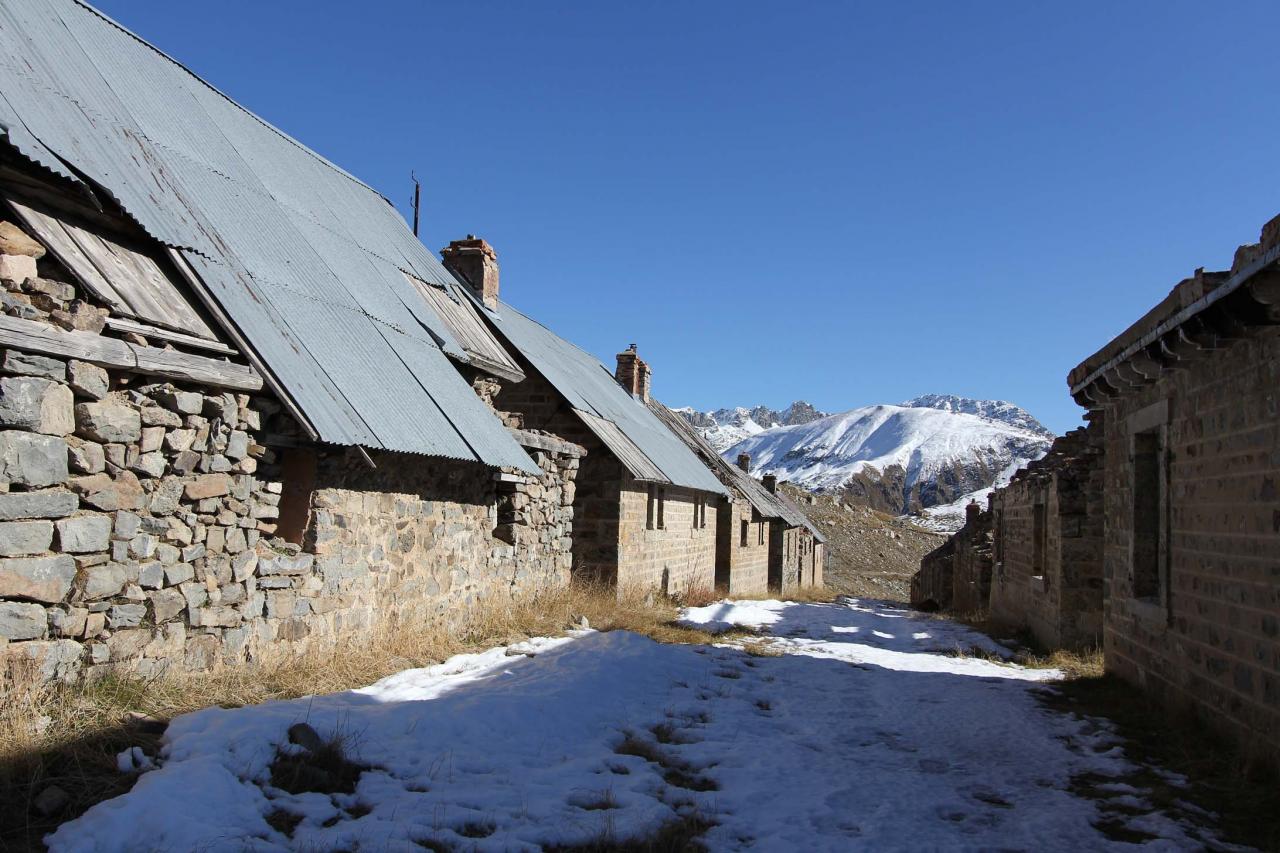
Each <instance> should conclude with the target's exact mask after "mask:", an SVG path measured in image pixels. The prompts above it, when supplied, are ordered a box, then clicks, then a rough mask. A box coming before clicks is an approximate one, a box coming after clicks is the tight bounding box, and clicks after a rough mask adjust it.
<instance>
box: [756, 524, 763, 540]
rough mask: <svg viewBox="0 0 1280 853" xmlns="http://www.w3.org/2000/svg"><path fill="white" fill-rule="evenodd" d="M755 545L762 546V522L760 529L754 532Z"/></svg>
mask: <svg viewBox="0 0 1280 853" xmlns="http://www.w3.org/2000/svg"><path fill="white" fill-rule="evenodd" d="M756 544H757V545H763V544H764V522H763V521H762V522H760V529H759V530H758V531H757V532H756Z"/></svg>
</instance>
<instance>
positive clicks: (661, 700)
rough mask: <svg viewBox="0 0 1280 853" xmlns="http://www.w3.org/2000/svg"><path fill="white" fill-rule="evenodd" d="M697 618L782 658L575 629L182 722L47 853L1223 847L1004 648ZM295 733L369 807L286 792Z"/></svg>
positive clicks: (836, 611)
mask: <svg viewBox="0 0 1280 853" xmlns="http://www.w3.org/2000/svg"><path fill="white" fill-rule="evenodd" d="M686 619H687V620H688V621H690V622H693V623H698V624H702V625H707V626H711V627H713V628H714V627H717V626H722V627H729V626H735V625H741V626H753V627H758V628H761V629H762V630H764V631H767V632H768V633H769V634H771V635H772V636H773V637H775V639H772V640H769V641H768V642H769V643H771V644H772V646H773V648H774V649H775V650H776V651H777V652H780V653H781V654H780V655H779V656H776V657H760V656H752V655H748V654H746V653H745V652H743V651H742V650H741V649H740V648H736V647H733V646H732V645H724V646H695V645H663V644H659V643H656V642H653V641H652V640H649V639H647V638H645V637H642V636H639V635H636V634H632V633H628V632H624V631H615V632H610V633H597V632H592V631H584V632H578V633H576V634H574V635H573V636H571V637H567V638H562V639H539V640H533V641H529V642H526V643H522V644H519V645H517V646H512V647H508V648H497V649H492V650H490V651H487V652H484V653H482V654H472V655H460V656H458V657H455V658H452V659H450V660H449V661H447V662H445V663H443V664H440V665H439V666H433V667H429V668H426V669H414V670H407V671H405V672H401V673H399V674H397V675H394V676H391V677H389V678H386V679H383V680H382V681H379V682H378V683H376V684H373V685H371V686H369V687H367V688H364V689H362V690H354V691H350V692H345V693H337V694H331V695H326V696H315V697H309V698H304V699H298V700H293V701H287V702H271V703H267V704H264V705H260V706H252V707H246V708H239V709H234V710H227V709H221V708H207V709H205V710H202V711H198V712H195V713H192V714H187V715H185V716H182V717H179V718H178V719H176V720H174V721H173V723H172V724H171V725H170V727H169V730H168V732H167V734H166V735H165V743H164V747H163V749H162V753H161V755H160V756H158V757H157V760H156V764H157V768H156V769H153V770H149V771H147V772H144V773H142V775H141V777H140V778H139V779H138V782H137V784H136V785H135V786H134V788H133V790H132V791H130V792H129V793H128V794H125V795H123V796H120V797H118V798H116V799H114V800H110V801H107V802H104V803H101V804H99V805H97V806H95V807H94V808H93V809H91V810H90V811H88V812H87V813H86V814H85V815H83V816H82V817H80V818H79V819H77V820H74V821H71V822H69V823H66V824H64V825H63V826H61V827H60V828H59V829H58V830H57V831H56V832H55V833H53V834H52V835H51V836H49V837H48V839H47V841H48V842H49V845H50V848H51V849H52V850H53V851H55V852H56V853H64V851H125V850H129V851H135V850H172V851H187V850H202V851H220V850H233V851H236V850H250V851H268V850H272V851H276V850H307V851H329V850H352V851H357V850H358V851H384V850H421V849H423V848H424V847H430V849H436V850H444V849H452V850H460V851H461V850H473V849H475V850H482V851H505V850H539V849H542V848H544V847H546V846H556V845H564V846H570V845H575V844H588V843H590V842H593V841H599V840H601V839H603V838H613V839H625V838H630V837H635V836H644V835H646V834H649V833H652V832H654V831H655V830H656V829H658V828H659V827H660V826H662V825H664V824H667V823H669V822H672V821H674V820H676V819H677V818H678V817H679V816H680V815H687V814H690V813H691V812H695V811H696V813H697V814H698V815H700V816H701V817H702V818H704V819H706V820H707V821H711V822H714V825H713V826H711V827H710V828H708V829H707V830H706V832H705V834H704V835H703V836H702V838H701V841H702V843H704V844H705V845H706V846H707V847H708V848H709V849H711V850H717V851H718V850H746V849H751V850H766V851H772V850H777V851H791V850H806V851H807V850H831V851H836V850H839V851H848V850H877V851H881V850H975V851H976V850H994V849H1001V850H1035V851H1046V850H1062V851H1068V850H1070V851H1077V850H1097V849H1129V848H1131V847H1133V846H1134V845H1132V844H1126V843H1122V842H1120V841H1115V840H1112V839H1111V838H1110V837H1109V836H1108V835H1106V834H1104V833H1103V832H1102V831H1101V830H1099V829H1098V828H1095V823H1099V822H1101V821H1102V820H1104V819H1110V820H1119V821H1120V822H1121V823H1122V824H1123V825H1125V826H1127V827H1128V828H1130V829H1134V830H1140V831H1141V832H1143V833H1146V834H1147V836H1149V837H1150V840H1149V841H1148V842H1147V843H1146V846H1147V848H1148V849H1153V850H1194V849H1204V847H1205V846H1206V844H1207V843H1212V838H1210V837H1208V836H1204V835H1203V833H1204V832H1205V830H1202V829H1199V828H1198V827H1196V826H1194V825H1192V824H1191V823H1189V822H1186V821H1185V820H1182V819H1180V818H1176V817H1173V816H1170V815H1166V814H1161V813H1147V812H1144V809H1148V808H1149V807H1148V805H1147V803H1146V801H1145V800H1144V799H1143V793H1144V792H1143V791H1142V790H1141V789H1140V788H1134V787H1131V786H1129V785H1125V784H1122V783H1123V782H1125V781H1129V780H1127V779H1125V778H1124V777H1125V774H1126V771H1130V770H1132V769H1133V766H1132V765H1131V764H1129V762H1128V761H1127V759H1126V758H1125V757H1124V756H1123V753H1122V749H1121V746H1120V745H1119V742H1118V741H1117V739H1116V737H1115V736H1114V735H1113V734H1112V733H1111V732H1110V729H1109V727H1108V726H1107V725H1106V724H1105V723H1102V722H1099V721H1097V720H1090V719H1081V718H1076V717H1073V716H1070V715H1064V714H1062V713H1060V712H1056V711H1052V710H1049V709H1048V708H1046V707H1045V706H1043V705H1042V704H1041V703H1040V702H1039V701H1038V700H1037V697H1036V692H1037V691H1041V690H1045V689H1051V688H1050V687H1049V686H1048V685H1047V684H1046V682H1049V681H1052V680H1053V679H1055V678H1056V677H1057V673H1056V672H1053V671H1045V670H1027V669H1022V668H1020V667H1018V666H1015V665H1012V664H1005V663H1001V662H998V661H993V660H988V659H983V658H982V657H975V656H957V655H956V654H955V652H956V650H961V649H974V648H978V649H983V650H986V651H987V652H989V653H992V654H993V655H999V654H1001V647H1000V646H998V645H997V644H995V643H993V642H992V641H991V640H989V639H987V638H986V637H984V636H982V635H979V634H976V633H974V632H972V631H969V630H968V629H965V628H963V627H961V626H959V625H956V624H954V623H951V622H947V621H944V620H940V619H929V618H922V617H919V616H917V615H914V614H912V613H911V612H910V611H907V610H903V609H899V608H898V607H896V606H894V605H890V604H886V603H882V602H873V601H859V600H844V601H842V602H840V603H837V604H826V605H824V604H795V603H786V602H779V601H758V602H721V603H718V604H713V605H711V606H708V607H702V608H696V609H693V610H690V611H688V612H687V613H686ZM300 721H306V722H308V723H309V724H310V725H312V726H313V727H315V728H316V729H317V730H318V731H319V732H320V734H321V735H324V736H328V735H330V734H332V733H334V732H338V733H342V734H344V735H346V736H347V740H348V744H349V750H350V753H351V754H352V755H353V757H354V758H355V759H356V760H358V761H359V762H361V763H364V764H367V765H370V766H371V767H373V768H375V769H370V770H368V771H366V772H365V773H364V774H363V775H362V776H361V777H360V779H359V781H358V783H357V785H356V788H355V790H354V793H352V794H334V795H330V794H322V793H304V794H297V795H295V794H288V793H285V792H284V791H281V790H278V789H274V788H272V787H271V786H270V784H269V781H268V780H269V770H268V768H269V765H270V764H271V762H272V759H273V756H274V755H275V754H276V752H277V750H279V749H286V750H295V751H296V750H297V749H299V748H298V747H292V746H290V745H288V743H287V740H288V738H287V730H288V728H289V727H290V726H291V725H292V724H294V723H297V722H300ZM628 736H630V738H631V739H632V740H631V741H630V743H631V744H632V747H634V744H635V743H636V742H640V743H642V744H643V745H644V746H645V747H646V748H644V749H634V748H624V749H623V750H622V751H623V752H624V753H629V752H641V753H646V755H645V756H642V755H635V754H621V753H620V752H619V751H618V749H619V747H620V746H622V745H623V743H624V739H626V738H628ZM654 759H656V760H654ZM673 770H674V771H676V772H673ZM1077 774H1096V775H1098V776H1103V777H1113V778H1114V780H1115V782H1116V790H1117V791H1122V792H1123V798H1124V803H1123V805H1124V806H1125V808H1124V810H1123V811H1119V810H1108V809H1106V808H1105V806H1104V805H1102V804H1099V803H1098V802H1096V801H1094V800H1090V799H1085V798H1082V797H1080V796H1077V795H1075V794H1073V793H1071V791H1070V790H1069V788H1070V782H1071V779H1072V777H1073V776H1075V775H1077ZM1094 787H1095V789H1096V788H1097V787H1098V786H1096V785H1095V786H1094ZM694 789H705V790H694ZM1117 796H1118V797H1119V796H1121V794H1120V793H1117ZM1117 805H1118V804H1117ZM278 811H285V812H289V813H292V814H294V815H298V816H301V820H300V822H298V823H297V825H296V827H295V828H294V830H293V833H292V836H291V837H290V836H286V835H284V834H282V833H281V832H279V831H277V830H275V829H273V828H272V827H271V825H269V824H268V823H267V821H266V819H265V816H266V815H269V814H271V813H273V812H278ZM1135 812H1137V814H1136V815H1134V813H1135Z"/></svg>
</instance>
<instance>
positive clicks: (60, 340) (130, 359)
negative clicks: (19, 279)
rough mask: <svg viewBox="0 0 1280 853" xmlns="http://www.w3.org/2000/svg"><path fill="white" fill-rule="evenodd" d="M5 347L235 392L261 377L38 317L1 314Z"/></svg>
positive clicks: (251, 387)
mask: <svg viewBox="0 0 1280 853" xmlns="http://www.w3.org/2000/svg"><path fill="white" fill-rule="evenodd" d="M0 346H6V347H13V348H14V349H20V350H25V351H27V352H37V353H41V354H43V355H56V356H61V357H62V358H77V359H80V360H81V361H88V362H92V363H93V364H97V365H100V366H102V367H114V368H117V369H120V370H128V371H132V372H134V373H146V374H150V375H153V376H162V377H164V378H166V379H177V380H181V381H184V382H196V383H199V384H202V385H212V386H215V387H218V388H230V389H232V390H235V391H259V390H261V389H262V377H261V376H260V375H259V374H258V371H256V370H254V369H253V368H252V367H249V366H247V365H243V364H233V363H231V362H229V361H219V360H217V359H213V358H207V357H205V356H202V355H190V354H188V353H184V352H178V351H177V350H167V349H158V348H156V347H140V346H138V345H137V344H131V343H129V342H128V341H121V340H117V339H115V338H104V337H102V336H101V335H95V334H93V333H92V332H78V331H73V330H67V329H59V328H57V327H56V326H50V325H47V324H45V323H38V322H36V321H35V320H22V319H19V318H17V317H4V316H0Z"/></svg>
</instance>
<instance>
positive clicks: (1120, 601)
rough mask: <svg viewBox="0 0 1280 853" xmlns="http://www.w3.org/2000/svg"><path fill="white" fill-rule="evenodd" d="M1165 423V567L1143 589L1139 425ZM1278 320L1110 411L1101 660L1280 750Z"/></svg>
mask: <svg viewBox="0 0 1280 853" xmlns="http://www.w3.org/2000/svg"><path fill="white" fill-rule="evenodd" d="M1152 407H1155V409H1156V410H1157V412H1158V410H1160V409H1162V408H1163V410H1164V414H1163V416H1161V417H1160V418H1159V419H1158V420H1160V421H1162V423H1160V424H1155V425H1156V426H1159V427H1161V428H1162V429H1163V430H1164V432H1165V435H1166V441H1165V446H1166V454H1167V462H1166V465H1167V477H1168V489H1167V494H1168V501H1167V507H1165V509H1166V513H1167V514H1166V524H1167V526H1168V533H1167V536H1166V537H1165V539H1166V547H1167V560H1166V561H1165V564H1166V567H1167V568H1166V572H1167V575H1166V577H1165V578H1164V580H1163V582H1162V583H1161V584H1160V590H1159V594H1157V595H1155V596H1137V595H1135V590H1134V584H1133V578H1132V573H1131V566H1132V561H1131V551H1130V549H1131V545H1132V531H1133V479H1134V471H1133V466H1132V464H1131V463H1130V458H1131V457H1130V450H1131V442H1132V440H1133V439H1132V432H1133V430H1134V429H1135V428H1141V427H1143V426H1144V424H1142V423H1139V421H1142V420H1147V421H1150V420H1151V417H1152V416H1151V414H1150V413H1151V411H1152ZM1277 448H1280V328H1277V327H1275V326H1271V327H1267V328H1263V329H1255V330H1252V331H1251V332H1250V334H1249V336H1248V337H1245V338H1244V339H1242V340H1237V341H1235V342H1234V343H1231V344H1229V345H1225V346H1223V347H1222V348H1220V349H1215V350H1213V351H1211V352H1207V353H1205V354H1203V355H1201V356H1200V357H1199V358H1198V359H1196V360H1193V361H1191V362H1190V363H1189V365H1188V366H1186V367H1183V368H1182V369H1179V370H1177V371H1175V372H1172V373H1166V374H1164V375H1163V376H1162V377H1161V378H1160V379H1159V380H1158V381H1156V382H1155V383H1153V384H1151V385H1148V386H1146V387H1144V388H1143V389H1142V390H1140V391H1137V392H1133V393H1130V394H1127V395H1124V396H1121V397H1118V398H1115V399H1113V400H1112V401H1111V402H1110V403H1109V404H1108V406H1107V409H1106V474H1105V478H1106V479H1105V486H1106V489H1105V491H1106V519H1107V521H1106V539H1105V557H1104V559H1105V580H1106V587H1107V588H1106V609H1105V617H1104V637H1105V650H1106V659H1107V668H1108V669H1109V670H1111V671H1113V672H1115V673H1117V674H1119V675H1121V676H1123V677H1124V678H1126V679H1129V680H1131V681H1133V682H1135V683H1137V684H1139V685H1141V686H1143V687H1144V688H1146V689H1147V690H1149V691H1151V692H1152V693H1153V694H1155V695H1156V696H1157V697H1159V698H1160V699H1162V700H1164V701H1166V702H1168V703H1170V704H1173V705H1175V706H1182V707H1190V708H1196V709H1198V710H1200V711H1201V712H1203V715H1204V717H1205V718H1206V719H1207V720H1209V721H1210V722H1211V723H1212V724H1213V725H1215V726H1217V727H1218V728H1219V729H1221V730H1225V731H1228V732H1231V733H1233V734H1237V735H1239V736H1240V737H1241V738H1243V739H1245V740H1247V741H1249V742H1250V743H1251V744H1253V745H1254V746H1256V747H1258V748H1261V749H1263V750H1267V751H1270V752H1271V754H1272V755H1274V756H1276V757H1278V758H1280V452H1278V451H1277Z"/></svg>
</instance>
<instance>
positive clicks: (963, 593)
mask: <svg viewBox="0 0 1280 853" xmlns="http://www.w3.org/2000/svg"><path fill="white" fill-rule="evenodd" d="M991 520H992V514H991V512H990V511H987V510H983V509H982V508H981V507H979V506H978V504H976V503H972V504H970V505H969V506H968V507H966V512H965V523H964V526H963V527H961V528H960V529H959V530H958V531H956V532H955V533H954V534H953V535H952V536H951V538H949V539H948V540H947V541H946V542H944V543H943V544H942V545H940V546H938V547H937V548H935V549H934V550H932V551H930V552H929V553H928V554H926V555H925V556H924V559H923V560H921V561H920V571H918V572H916V574H915V575H914V576H913V577H912V578H911V604H912V605H913V606H915V607H919V608H922V609H925V610H953V611H955V612H957V613H979V612H983V611H985V610H986V609H987V607H988V601H989V596H990V593H991V571H992V532H991Z"/></svg>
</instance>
